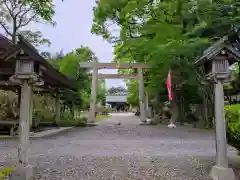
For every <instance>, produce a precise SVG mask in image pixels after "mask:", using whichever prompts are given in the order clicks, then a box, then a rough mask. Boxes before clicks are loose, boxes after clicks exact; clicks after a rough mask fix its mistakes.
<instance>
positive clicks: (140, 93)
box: [138, 68, 146, 122]
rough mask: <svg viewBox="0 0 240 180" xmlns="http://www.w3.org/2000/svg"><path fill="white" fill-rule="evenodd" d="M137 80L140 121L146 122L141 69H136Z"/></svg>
mask: <svg viewBox="0 0 240 180" xmlns="http://www.w3.org/2000/svg"><path fill="white" fill-rule="evenodd" d="M138 78H139V82H138V84H139V106H140V119H141V121H142V122H146V110H145V98H144V84H143V71H142V68H138Z"/></svg>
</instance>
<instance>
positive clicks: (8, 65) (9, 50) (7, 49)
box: [0, 34, 76, 90]
mask: <svg viewBox="0 0 240 180" xmlns="http://www.w3.org/2000/svg"><path fill="white" fill-rule="evenodd" d="M21 50H22V51H24V53H25V54H26V55H27V57H25V58H27V60H32V61H34V66H37V67H39V65H41V66H43V67H44V71H43V74H42V79H43V81H44V84H43V85H41V86H39V87H41V88H43V89H55V88H68V89H71V90H76V85H75V82H74V81H73V80H71V79H69V78H68V77H67V76H65V75H64V74H62V73H61V72H59V71H58V70H57V69H55V68H54V67H53V66H52V65H51V64H50V63H49V62H47V60H46V59H44V58H43V57H42V56H41V55H40V54H39V52H38V50H37V49H36V48H35V47H34V46H33V45H32V44H30V43H29V42H28V41H26V40H25V39H24V38H23V37H22V36H19V37H18V42H17V44H15V45H14V44H13V43H12V41H10V40H9V39H8V38H6V37H5V36H3V35H2V34H0V88H3V89H7V88H8V87H15V86H19V85H17V84H14V83H13V82H11V81H9V78H10V77H11V76H12V75H14V72H15V64H16V59H17V58H16V57H17V56H18V55H19V53H20V51H21Z"/></svg>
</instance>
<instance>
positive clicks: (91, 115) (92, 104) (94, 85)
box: [88, 68, 98, 123]
mask: <svg viewBox="0 0 240 180" xmlns="http://www.w3.org/2000/svg"><path fill="white" fill-rule="evenodd" d="M97 75H98V69H97V68H93V73H92V89H91V99H90V110H89V117H88V121H89V123H94V122H95V112H96V102H97Z"/></svg>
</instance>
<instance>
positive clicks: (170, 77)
mask: <svg viewBox="0 0 240 180" xmlns="http://www.w3.org/2000/svg"><path fill="white" fill-rule="evenodd" d="M166 85H167V89H168V101H169V105H172V101H173V93H172V75H171V69H169V71H168V76H167V82H166ZM170 114H171V118H170V124H169V125H168V127H170V128H173V127H176V126H175V125H174V124H173V122H172V113H170Z"/></svg>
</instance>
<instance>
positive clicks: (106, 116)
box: [96, 115, 112, 121]
mask: <svg viewBox="0 0 240 180" xmlns="http://www.w3.org/2000/svg"><path fill="white" fill-rule="evenodd" d="M111 117H112V116H110V115H97V116H96V119H97V121H103V120H104V119H106V118H111Z"/></svg>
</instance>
